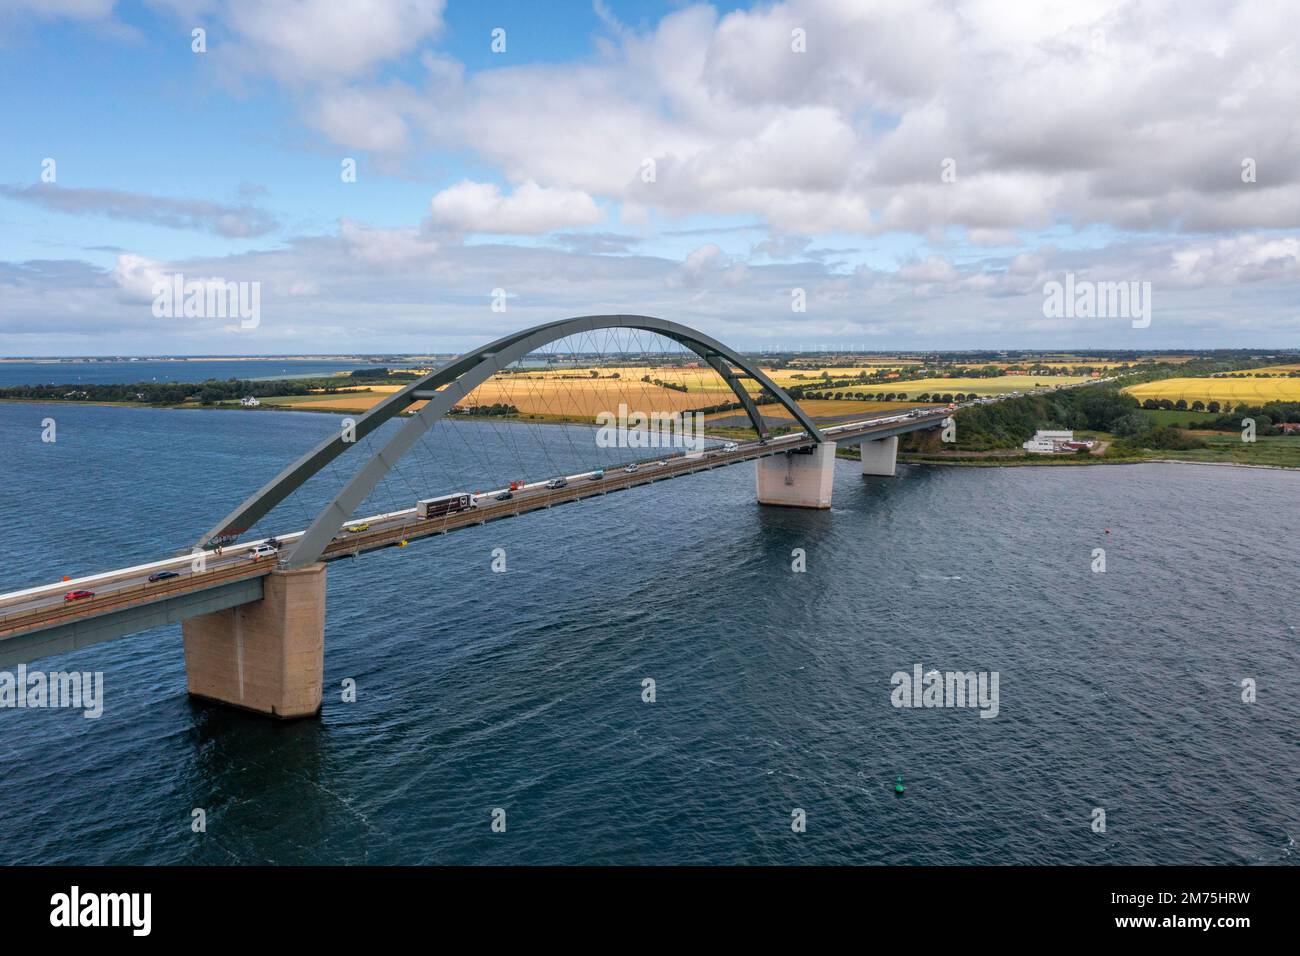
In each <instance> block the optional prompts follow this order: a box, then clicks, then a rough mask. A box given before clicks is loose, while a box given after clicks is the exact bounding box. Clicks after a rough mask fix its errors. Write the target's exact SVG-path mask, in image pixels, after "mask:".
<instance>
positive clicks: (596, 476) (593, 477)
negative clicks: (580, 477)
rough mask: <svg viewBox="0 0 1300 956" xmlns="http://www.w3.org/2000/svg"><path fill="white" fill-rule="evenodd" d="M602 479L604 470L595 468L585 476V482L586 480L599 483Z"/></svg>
mask: <svg viewBox="0 0 1300 956" xmlns="http://www.w3.org/2000/svg"><path fill="white" fill-rule="evenodd" d="M604 477H605V469H604V468H597V469H596V470H595V471H593V472H592V473H591V474H590V475H588V476H587V480H588V481H600V479H602V478H604Z"/></svg>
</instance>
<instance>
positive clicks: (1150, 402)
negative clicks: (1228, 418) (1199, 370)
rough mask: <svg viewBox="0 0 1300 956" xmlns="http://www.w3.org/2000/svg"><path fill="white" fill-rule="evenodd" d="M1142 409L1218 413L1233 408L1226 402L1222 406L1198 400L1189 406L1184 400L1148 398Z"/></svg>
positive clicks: (1217, 403)
mask: <svg viewBox="0 0 1300 956" xmlns="http://www.w3.org/2000/svg"><path fill="white" fill-rule="evenodd" d="M1142 407H1143V408H1146V409H1151V410H1155V409H1158V408H1160V409H1164V410H1165V411H1179V412H1184V411H1193V412H1217V411H1220V410H1222V411H1225V412H1226V411H1229V410H1230V409H1231V408H1232V403H1231V402H1224V403H1223V404H1222V405H1220V403H1219V402H1208V403H1207V402H1203V401H1201V400H1200V399H1199V398H1198V399H1196V400H1195V401H1193V402H1192V403H1191V404H1190V405H1189V404H1188V403H1187V400H1186V399H1182V398H1180V399H1178V401H1172V400H1170V399H1168V398H1148V399H1144V400H1143V402H1142Z"/></svg>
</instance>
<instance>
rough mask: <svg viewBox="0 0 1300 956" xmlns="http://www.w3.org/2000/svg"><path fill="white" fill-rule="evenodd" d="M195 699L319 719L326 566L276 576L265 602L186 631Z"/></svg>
mask: <svg viewBox="0 0 1300 956" xmlns="http://www.w3.org/2000/svg"><path fill="white" fill-rule="evenodd" d="M181 630H182V632H183V634H184V637H185V675H186V677H187V679H188V683H189V692H190V693H191V694H193V695H194V696H195V697H203V698H206V699H208V700H215V701H219V702H221V703H223V704H233V705H234V706H236V707H243V708H245V709H247V710H254V711H257V712H258V713H262V714H271V715H273V716H275V717H310V716H313V715H315V714H318V713H320V706H321V686H322V684H323V682H324V677H325V565H324V564H320V563H317V564H312V565H308V566H307V567H305V568H299V569H297V570H293V571H280V570H275V571H272V572H271V573H270V574H269V575H268V576H267V577H266V579H265V586H264V588H263V597H262V600H260V601H254V602H253V603H251V604H243V605H240V606H239V607H234V608H230V609H228V610H225V611H216V612H214V613H212V614H201V615H199V616H198V617H192V618H190V619H189V620H187V621H185V622H184V623H183V624H182V625H181Z"/></svg>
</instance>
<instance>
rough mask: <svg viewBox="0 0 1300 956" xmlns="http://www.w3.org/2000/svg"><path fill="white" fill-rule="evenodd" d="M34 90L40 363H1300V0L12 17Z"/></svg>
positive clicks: (5, 287)
mask: <svg viewBox="0 0 1300 956" xmlns="http://www.w3.org/2000/svg"><path fill="white" fill-rule="evenodd" d="M196 29H201V30H202V31H203V34H202V41H203V42H202V43H201V44H200V43H199V42H198V41H197V40H196V39H195V33H194V31H195V30H196ZM196 46H203V47H205V49H204V50H203V51H201V52H196V51H195V47H196ZM0 83H2V85H3V89H4V96H3V98H2V99H0V121H2V122H0V130H2V132H3V135H2V136H0V354H4V355H69V354H222V355H234V354H258V353H302V352H310V353H324V352H351V351H421V352H422V351H437V352H448V351H460V350H462V349H464V348H466V347H468V346H471V345H474V344H478V343H481V342H483V341H486V340H487V339H489V338H491V337H495V336H496V335H499V334H503V333H506V332H509V331H513V330H514V329H517V328H521V327H524V326H527V325H531V324H535V323H537V322H541V321H546V320H550V319H555V318H563V317H565V316H570V315H579V314H587V313H605V312H636V313H644V314H650V315H658V316H662V317H666V318H672V319H676V320H678V321H681V322H684V323H686V324H688V325H693V326H696V327H698V328H701V329H703V330H704V331H706V332H709V333H711V334H713V335H715V336H716V337H718V338H720V339H722V340H723V341H725V342H727V343H729V344H732V345H735V346H737V347H741V348H753V349H758V348H778V347H780V348H820V347H831V346H856V347H859V348H870V349H898V348H1003V347H1031V348H1086V347H1112V348H1124V347H1132V348H1181V347H1208V346H1232V347H1254V346H1258V347H1272V346H1293V347H1294V346H1300V334H1298V332H1300V120H1298V119H1297V117H1300V105H1298V104H1300V17H1298V16H1297V15H1296V10H1295V9H1294V7H1293V4H1291V3H1290V2H1288V0H1278V2H1268V0H1260V2H1240V3H1233V2H1230V0H1216V2H1205V3H1200V2H1196V0H1179V2H1168V3H1166V2H1159V0H1150V2H1118V0H1065V2H1059V3H1058V2H1053V0H1037V2H1032V3H1031V2H1023V3H1020V2H1017V3H1008V2H1005V0H969V2H961V0H951V2H925V0H908V2H892V0H789V2H785V3H762V4H748V5H739V4H724V5H713V6H710V5H691V4H686V3H678V2H650V0H596V2H594V3H590V2H583V0H557V2H552V3H538V2H533V0H516V2H497V3H489V2H458V0H448V2H446V3H443V2H439V0H365V2H361V0H355V2H346V3H345V2H339V0H211V2H209V0H134V2H132V0H0ZM352 165H354V166H355V171H356V173H355V177H354V178H355V181H348V180H349V179H350V178H353V177H349V176H348V174H347V173H348V169H349V168H351V166H352ZM177 273H179V274H181V275H183V276H184V277H185V279H187V280H203V279H212V278H222V279H225V280H228V281H232V282H248V283H254V282H255V283H258V284H259V285H258V288H259V290H260V322H259V324H257V326H256V327H255V328H244V327H241V323H238V322H232V321H230V320H228V319H222V318H219V317H212V318H202V317H189V318H185V317H162V318H159V317H156V316H155V315H154V311H155V310H154V309H153V308H152V305H153V301H154V292H155V283H157V282H159V281H160V280H162V279H167V278H170V277H171V276H173V275H175V274H177ZM1067 273H1071V274H1073V276H1074V277H1075V279H1076V280H1077V281H1080V282H1119V281H1124V282H1130V281H1132V282H1149V283H1150V284H1151V286H1150V288H1151V306H1152V308H1151V321H1150V324H1149V325H1147V326H1146V327H1138V328H1135V327H1134V323H1133V322H1132V321H1130V320H1129V318H1127V317H1115V316H1099V317H1068V318H1067V317H1062V318H1057V317H1048V316H1045V314H1044V288H1045V286H1046V285H1047V284H1048V283H1050V282H1053V281H1063V280H1064V278H1065V276H1066V274H1067ZM494 290H503V291H504V298H501V297H498V299H497V301H498V302H501V301H504V303H505V310H504V311H494V310H493V308H492V305H493V302H494V298H493V292H494ZM797 290H802V291H801V292H797ZM797 296H802V298H803V300H804V302H805V303H806V307H805V309H804V310H803V311H798V310H797V309H796V298H797Z"/></svg>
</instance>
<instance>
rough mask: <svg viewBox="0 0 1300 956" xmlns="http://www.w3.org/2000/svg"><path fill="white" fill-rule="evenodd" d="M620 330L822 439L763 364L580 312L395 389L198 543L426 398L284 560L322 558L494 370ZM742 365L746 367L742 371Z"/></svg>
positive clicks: (624, 318)
mask: <svg viewBox="0 0 1300 956" xmlns="http://www.w3.org/2000/svg"><path fill="white" fill-rule="evenodd" d="M616 328H626V329H638V330H641V331H645V332H654V333H657V334H659V335H662V336H664V337H665V338H669V339H672V340H674V341H675V342H678V343H680V344H681V345H684V346H686V347H687V348H689V349H690V350H691V351H693V352H695V353H696V354H697V355H699V356H700V358H702V359H703V360H704V361H705V362H706V363H707V364H708V365H709V366H710V367H712V368H713V369H714V370H715V371H717V372H718V374H719V375H721V376H722V378H723V379H724V380H725V381H726V382H727V384H728V385H729V386H730V387H731V389H732V391H733V392H735V393H736V398H737V399H738V400H739V401H740V403H741V405H742V406H743V407H744V409H745V412H746V413H747V414H748V415H749V418H750V421H752V422H753V423H754V428H755V429H756V430H757V431H758V434H759V436H760V437H766V436H767V426H766V425H765V424H764V422H763V416H762V415H761V414H760V413H759V411H758V406H757V404H756V403H755V402H754V400H753V398H751V397H750V395H749V393H748V392H747V391H746V390H745V387H744V384H743V382H742V380H743V379H745V378H752V379H754V380H755V381H757V382H758V383H759V384H760V385H762V386H763V388H764V389H766V390H767V391H768V392H770V393H771V394H772V395H773V396H775V398H776V399H777V401H779V402H780V403H781V404H782V405H783V406H784V407H785V408H786V410H787V411H789V412H790V414H791V415H793V416H794V418H795V420H796V421H797V422H798V423H799V424H800V425H802V426H803V427H804V429H805V430H806V431H807V433H808V434H809V435H812V436H813V437H814V438H816V439H817V440H819V441H821V440H822V433H821V432H820V431H819V430H818V428H817V426H816V425H815V424H814V423H813V421H812V419H811V418H809V417H808V415H807V414H806V413H805V412H804V410H803V409H802V408H800V407H799V406H798V404H796V403H795V401H794V399H792V398H790V396H789V395H787V394H786V393H785V392H784V391H783V390H782V389H781V388H779V387H777V385H776V383H775V382H773V381H772V380H771V379H770V378H768V377H767V376H766V375H764V374H763V372H762V371H761V370H760V369H759V368H758V367H757V366H755V365H753V364H751V363H750V362H748V361H746V360H745V359H744V358H742V357H741V356H740V355H738V354H737V353H735V352H734V351H732V350H731V349H729V348H727V346H725V345H723V344H722V343H721V342H718V341H717V340H715V339H712V338H709V336H707V335H704V334H703V333H701V332H696V331H695V330H694V329H690V328H687V327H686V326H684V325H679V324H678V323H676V322H670V321H668V320H666V319H657V318H653V317H651V316H646V315H586V316H579V317H577V318H572V319H563V320H561V321H558V322H549V323H546V324H544V325H538V326H534V327H533V328H530V329H524V330H523V331H522V332H516V333H514V334H513V335H507V336H505V337H503V338H500V339H497V340H496V341H495V342H491V343H489V344H487V345H484V346H482V347H481V348H478V349H475V350H474V351H472V352H467V353H465V354H464V355H461V356H458V357H457V358H455V359H453V360H452V361H451V362H449V363H448V364H446V365H444V366H442V367H441V368H439V369H437V370H435V371H433V372H430V373H429V374H428V375H426V376H424V377H423V378H420V379H417V380H416V381H414V382H412V383H411V384H409V385H407V386H406V387H405V388H403V389H401V390H400V391H397V392H394V393H393V394H392V395H390V396H389V397H388V398H386V399H384V400H383V401H382V402H380V403H379V404H378V405H376V406H374V407H373V408H372V409H370V411H368V412H366V413H365V414H364V415H362V416H361V417H360V418H358V419H357V420H356V424H355V427H354V428H353V429H351V430H350V434H349V433H348V432H345V431H340V433H339V434H337V435H335V436H333V437H331V438H328V439H326V440H325V441H323V442H321V443H320V444H319V445H317V446H316V447H315V448H313V449H312V450H311V451H309V452H307V454H305V455H303V456H302V457H301V458H299V459H298V460H297V461H296V462H294V463H293V464H291V465H289V466H288V467H287V468H285V469H284V470H283V471H282V472H280V474H278V475H276V476H275V477H274V478H273V479H271V480H270V481H269V482H267V484H265V485H264V486H263V487H262V488H261V489H259V490H258V491H257V492H256V493H255V494H253V495H252V496H250V497H249V498H248V499H247V500H246V501H244V503H243V504H241V505H240V506H239V507H238V508H236V509H235V510H234V511H232V512H231V513H230V514H228V515H226V517H224V518H222V519H221V521H220V523H218V524H217V525H216V527H214V528H213V529H212V530H210V531H209V532H208V533H207V534H205V535H204V536H203V537H202V538H200V539H199V542H198V544H197V547H199V548H204V547H209V546H211V545H212V544H213V543H214V542H217V543H219V542H221V541H225V540H230V539H232V538H233V537H236V536H238V535H239V534H242V533H243V532H244V531H246V530H248V528H249V527H251V526H252V525H253V524H254V523H255V522H257V521H258V520H259V519H261V518H262V517H263V516H265V515H266V514H267V513H268V512H269V511H270V510H271V509H272V508H274V507H275V506H276V505H278V504H279V503H280V502H281V501H283V500H284V499H285V498H287V497H289V495H291V494H293V492H295V491H297V490H298V489H299V488H301V487H302V486H303V485H304V484H305V483H306V482H307V481H308V479H310V478H311V477H312V476H313V475H315V474H316V473H317V472H318V471H320V470H321V469H322V468H324V467H325V466H326V465H327V464H329V463H330V462H331V461H333V460H334V459H335V458H337V457H338V456H339V455H341V454H343V452H345V451H347V450H348V448H349V447H351V446H352V445H354V444H356V442H357V441H359V440H360V439H362V438H365V437H366V436H367V435H369V434H370V433H371V432H373V431H374V430H375V429H376V428H378V427H379V426H380V425H382V424H383V423H384V422H386V421H388V420H389V419H390V418H393V417H395V416H397V415H399V414H401V413H402V412H403V411H405V410H406V409H407V408H408V407H410V406H411V405H412V404H414V403H416V402H425V403H426V404H425V406H424V407H423V408H422V409H420V410H419V411H418V412H416V413H415V414H414V415H412V416H411V417H410V419H408V420H407V422H406V423H405V424H404V425H403V426H402V427H401V428H400V429H398V431H397V434H395V435H394V436H393V437H392V438H390V439H389V440H388V442H387V444H385V445H384V447H383V448H382V449H380V450H379V452H378V453H376V454H375V456H374V457H373V458H371V459H370V461H368V462H367V463H366V464H365V465H364V466H363V467H362V468H361V469H360V470H359V471H357V473H356V474H355V475H353V476H352V478H351V479H349V481H348V482H347V484H346V485H344V487H343V490H341V491H340V492H339V493H338V494H337V495H335V496H334V498H333V500H331V501H330V503H329V504H328V505H326V506H325V509H324V510H323V511H321V513H320V514H319V515H317V517H316V519H315V520H314V521H313V522H312V524H311V526H310V527H309V528H308V529H307V530H306V532H304V534H303V536H302V537H301V538H300V539H299V540H298V542H297V543H296V544H295V546H294V548H293V551H292V552H291V554H290V555H289V557H288V560H287V561H285V562H283V563H284V564H285V565H286V566H288V567H290V568H300V567H305V566H307V565H309V564H312V563H313V562H315V561H317V560H318V559H319V558H320V556H321V553H322V552H323V551H324V550H325V548H326V546H327V545H328V544H329V543H330V541H331V540H333V538H334V536H335V535H336V534H338V532H339V530H340V529H341V528H342V527H343V525H344V523H346V522H347V521H348V520H349V519H350V518H351V517H352V514H353V512H355V511H356V509H357V508H359V507H360V506H361V503H362V502H363V501H365V500H366V497H367V496H368V495H369V494H370V492H371V491H373V490H374V488H375V486H376V485H377V484H378V483H379V480H380V479H381V478H383V476H384V475H385V474H387V473H388V471H389V469H391V468H392V467H393V465H395V464H396V463H397V461H398V459H400V458H401V457H402V456H403V455H404V454H406V452H407V451H409V450H410V448H411V447H412V446H413V445H414V444H415V442H416V441H417V440H418V439H419V438H420V436H421V435H423V434H424V433H425V432H427V431H428V430H429V429H430V428H432V427H433V426H434V424H435V423H436V422H437V421H438V420H439V419H440V418H442V417H443V416H444V415H445V414H447V412H448V411H450V410H451V408H452V406H453V405H455V404H456V403H457V402H458V401H460V400H461V399H462V398H465V397H466V396H467V395H469V394H470V392H472V391H473V390H474V389H475V388H477V387H478V386H479V385H481V384H482V383H483V382H485V381H486V380H487V379H489V378H491V377H492V375H494V374H495V373H497V372H499V371H501V370H502V369H505V368H506V367H508V366H509V365H511V364H512V363H514V362H517V361H518V360H520V359H522V358H523V357H524V356H526V355H528V354H529V353H530V352H532V351H534V350H535V349H538V348H541V347H542V346H545V345H549V344H550V343H552V342H555V341H557V340H559V339H562V338H566V337H568V336H570V335H576V334H579V333H583V332H594V331H597V330H599V329H616ZM736 369H740V372H737V371H736Z"/></svg>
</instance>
